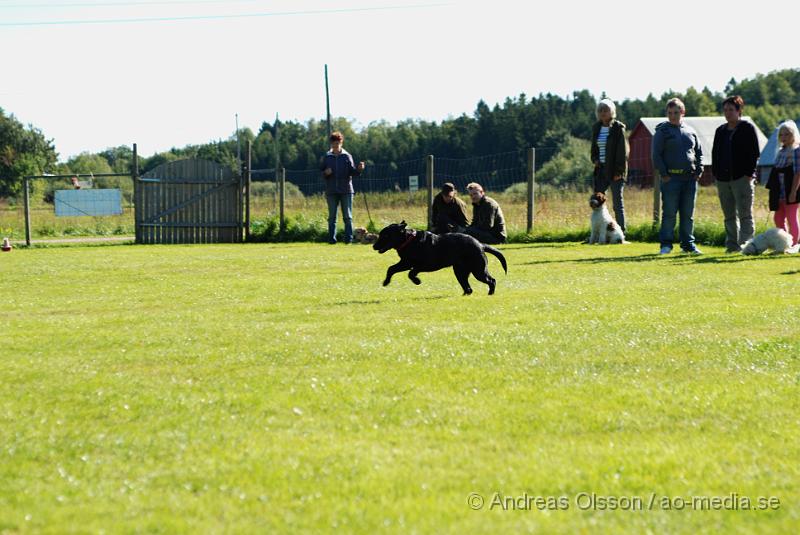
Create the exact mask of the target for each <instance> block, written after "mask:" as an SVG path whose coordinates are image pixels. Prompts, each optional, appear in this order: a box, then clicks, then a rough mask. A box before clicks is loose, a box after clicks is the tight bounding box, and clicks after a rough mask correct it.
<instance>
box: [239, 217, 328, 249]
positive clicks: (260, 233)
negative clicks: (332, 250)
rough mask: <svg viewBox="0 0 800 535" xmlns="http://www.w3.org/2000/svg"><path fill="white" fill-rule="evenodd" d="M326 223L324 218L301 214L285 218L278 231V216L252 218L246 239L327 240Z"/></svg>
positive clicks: (253, 240) (261, 240) (257, 240)
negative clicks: (284, 226) (309, 217)
mask: <svg viewBox="0 0 800 535" xmlns="http://www.w3.org/2000/svg"><path fill="white" fill-rule="evenodd" d="M327 239H328V224H327V222H325V220H324V219H317V218H315V219H308V218H306V217H305V216H303V215H302V214H298V215H296V216H294V217H287V218H286V228H285V229H284V231H283V233H281V231H280V217H279V216H277V215H274V216H271V217H268V218H266V219H259V220H254V221H252V223H251V226H250V238H249V240H248V241H251V242H257V243H263V242H296V241H299V242H309V241H327Z"/></svg>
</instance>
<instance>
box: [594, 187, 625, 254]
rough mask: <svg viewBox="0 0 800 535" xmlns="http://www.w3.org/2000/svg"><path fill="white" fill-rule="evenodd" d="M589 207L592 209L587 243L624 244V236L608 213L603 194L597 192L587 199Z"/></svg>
mask: <svg viewBox="0 0 800 535" xmlns="http://www.w3.org/2000/svg"><path fill="white" fill-rule="evenodd" d="M589 206H590V207H591V208H592V216H591V218H590V219H589V223H590V225H591V228H592V234H591V236H589V243H592V244H595V243H599V244H606V243H626V242H625V234H623V232H622V229H621V228H620V226H619V225H618V224H617V222H616V221H614V218H612V217H611V214H610V213H609V212H608V207H607V206H606V196H605V194H604V193H602V192H599V191H597V192H595V193H593V194H592V196H591V197H589Z"/></svg>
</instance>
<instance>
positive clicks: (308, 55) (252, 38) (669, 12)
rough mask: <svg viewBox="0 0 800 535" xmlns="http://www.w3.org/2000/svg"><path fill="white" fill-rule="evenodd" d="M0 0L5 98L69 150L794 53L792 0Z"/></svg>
mask: <svg viewBox="0 0 800 535" xmlns="http://www.w3.org/2000/svg"><path fill="white" fill-rule="evenodd" d="M740 5H742V4H740V3H736V2H730V1H723V0H672V1H669V2H651V1H647V0H606V1H605V2H596V1H584V0H574V1H546V2H533V1H520V2H512V1H507V0H488V1H486V0H484V1H476V0H414V1H409V2H404V1H402V0H339V2H336V3H333V2H321V1H316V0H293V1H270V0H264V1H259V0H229V1H214V0H194V1H193V0H0V57H2V62H1V63H0V64H1V65H2V75H0V107H2V108H3V109H4V110H5V112H6V113H13V114H14V115H15V116H16V117H17V118H18V119H19V120H20V121H22V122H23V123H26V124H28V123H32V124H33V125H35V126H37V127H38V128H40V129H42V131H43V132H44V134H45V135H46V136H47V137H48V138H52V139H54V142H55V145H56V149H57V150H58V152H59V153H60V156H61V159H62V160H65V159H66V158H68V157H69V156H71V155H74V154H77V153H79V152H82V151H92V152H95V151H99V150H102V149H104V148H106V147H110V146H116V145H130V144H131V143H133V142H136V143H138V145H139V151H140V153H141V154H143V155H150V154H152V153H154V152H156V151H160V150H167V149H169V148H171V147H182V146H184V145H187V144H194V143H204V142H207V141H211V140H216V139H221V138H227V137H228V136H230V135H231V134H232V133H233V132H234V131H235V120H234V115H235V114H236V113H238V114H239V125H240V127H249V128H251V129H252V130H253V131H254V132H257V131H258V129H259V127H260V125H261V123H262V121H265V120H266V121H269V122H272V121H273V120H274V119H275V114H276V113H279V114H280V118H281V120H296V121H303V122H305V121H307V120H308V119H312V118H316V119H323V118H324V116H325V91H324V65H325V64H326V63H327V64H328V69H329V81H330V89H331V113H332V114H333V115H334V116H345V117H348V118H350V119H351V120H354V121H355V122H356V124H357V125H361V126H364V125H366V124H368V123H370V122H372V121H378V120H382V119H383V120H387V121H389V122H391V123H394V122H397V121H399V120H403V119H408V118H415V119H417V118H418V119H426V120H435V121H441V120H443V119H446V118H448V117H453V116H458V115H461V114H462V113H467V114H472V113H473V111H474V110H475V106H476V104H477V102H478V101H479V100H480V99H483V100H485V101H486V102H487V103H488V104H490V105H494V104H495V103H497V102H500V103H502V101H503V100H504V99H505V98H506V97H509V96H511V97H514V96H517V95H519V94H520V93H526V94H528V95H537V94H539V93H548V92H549V93H555V94H558V95H562V96H566V95H569V94H570V93H571V92H572V91H574V90H579V89H588V90H590V91H591V92H592V93H593V94H595V95H599V94H600V93H601V92H602V91H605V92H606V93H607V94H608V95H609V97H611V98H613V99H615V100H622V99H625V98H641V97H645V96H646V95H647V94H648V93H650V92H653V93H654V94H656V95H660V94H661V93H662V92H664V91H666V90H668V89H675V90H680V91H683V90H685V89H686V88H687V87H688V86H690V85H691V86H694V87H696V88H698V89H701V88H702V87H703V86H708V87H709V88H711V89H712V90H714V91H722V90H723V89H724V87H725V84H726V83H727V81H728V80H729V79H730V78H731V77H734V78H736V79H737V80H738V79H742V78H749V77H753V76H754V75H755V74H756V73H768V72H769V71H772V70H776V69H783V68H797V67H798V64H800V51H798V50H797V49H796V48H794V49H793V48H792V43H795V42H796V41H797V40H796V39H795V38H794V37H790V36H789V35H788V34H787V35H786V36H780V35H778V30H779V28H778V26H779V24H780V21H782V20H785V21H788V26H787V30H785V31H789V32H795V33H796V26H797V24H796V22H797V21H798V20H800V2H797V1H795V0H790V1H783V0H781V1H779V2H774V3H764V4H746V5H747V6H754V9H751V8H749V7H748V9H747V11H745V12H743V13H741V14H740V13H737V10H738V9H741V8H740V7H739V6H740Z"/></svg>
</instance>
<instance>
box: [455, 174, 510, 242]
mask: <svg viewBox="0 0 800 535" xmlns="http://www.w3.org/2000/svg"><path fill="white" fill-rule="evenodd" d="M467 191H468V192H469V197H470V199H471V200H472V223H471V224H470V225H469V226H468V227H467V229H466V230H465V231H464V233H465V234H469V235H470V236H472V237H473V238H475V239H477V240H478V241H479V242H481V243H487V244H496V243H505V242H506V220H505V218H504V217H503V210H501V209H500V205H499V204H497V201H495V200H494V199H492V198H491V197H487V196H486V194H485V193H484V192H483V186H481V185H480V184H478V183H476V182H471V183H470V184H467Z"/></svg>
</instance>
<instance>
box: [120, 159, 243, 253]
mask: <svg viewBox="0 0 800 535" xmlns="http://www.w3.org/2000/svg"><path fill="white" fill-rule="evenodd" d="M135 202H136V243H235V242H241V241H242V230H243V223H242V179H241V177H238V176H236V175H235V173H234V172H233V171H232V170H231V169H230V168H228V167H225V166H222V165H220V164H218V163H214V162H209V161H206V160H198V159H189V160H180V161H176V162H169V163H165V164H162V165H159V166H158V167H156V168H155V169H153V170H152V171H148V172H147V173H145V174H144V175H142V176H141V177H138V178H137V179H136V193H135Z"/></svg>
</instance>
